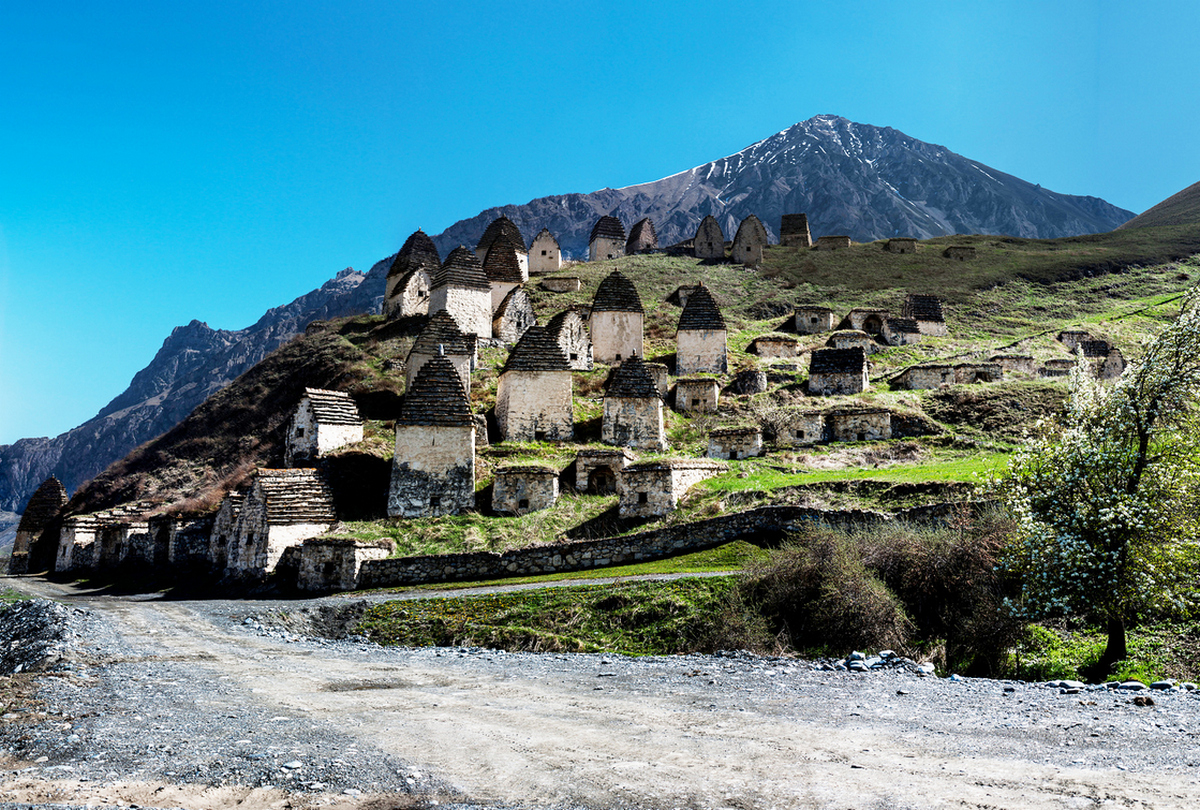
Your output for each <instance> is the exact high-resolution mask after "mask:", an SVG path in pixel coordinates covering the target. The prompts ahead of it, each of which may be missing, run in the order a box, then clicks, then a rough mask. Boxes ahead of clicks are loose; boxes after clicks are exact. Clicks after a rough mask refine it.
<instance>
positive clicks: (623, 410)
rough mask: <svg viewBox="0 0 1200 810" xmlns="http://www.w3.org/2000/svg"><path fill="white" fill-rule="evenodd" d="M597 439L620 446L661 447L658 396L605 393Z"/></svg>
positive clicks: (663, 440)
mask: <svg viewBox="0 0 1200 810" xmlns="http://www.w3.org/2000/svg"><path fill="white" fill-rule="evenodd" d="M600 441H602V442H604V443H605V444H615V445H618V446H620V447H636V448H641V449H643V450H665V449H666V448H667V441H666V434H665V433H664V432H663V411H662V400H661V399H659V398H658V397H613V396H606V397H605V398H604V418H603V420H602V421H601V423H600Z"/></svg>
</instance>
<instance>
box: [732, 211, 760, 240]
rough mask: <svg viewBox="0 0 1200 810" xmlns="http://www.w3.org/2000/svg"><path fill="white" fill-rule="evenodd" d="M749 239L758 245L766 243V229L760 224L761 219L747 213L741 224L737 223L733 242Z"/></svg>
mask: <svg viewBox="0 0 1200 810" xmlns="http://www.w3.org/2000/svg"><path fill="white" fill-rule="evenodd" d="M745 240H751V241H754V242H757V243H758V244H760V245H765V244H767V229H766V227H765V226H763V224H762V220H760V219H759V218H758V217H756V216H755V215H754V214H750V215H748V216H747V217H746V218H745V219H743V220H742V224H741V225H738V229H737V235H736V236H734V237H733V241H735V242H744V241H745Z"/></svg>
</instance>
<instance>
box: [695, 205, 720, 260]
mask: <svg viewBox="0 0 1200 810" xmlns="http://www.w3.org/2000/svg"><path fill="white" fill-rule="evenodd" d="M692 253H693V254H694V255H695V256H696V258H697V259H724V258H725V234H724V233H722V232H721V223H719V222H717V220H716V217H714V216H713V215H712V214H709V215H708V216H706V217H705V218H704V219H702V220H700V227H698V228H696V238H695V239H693V240H692Z"/></svg>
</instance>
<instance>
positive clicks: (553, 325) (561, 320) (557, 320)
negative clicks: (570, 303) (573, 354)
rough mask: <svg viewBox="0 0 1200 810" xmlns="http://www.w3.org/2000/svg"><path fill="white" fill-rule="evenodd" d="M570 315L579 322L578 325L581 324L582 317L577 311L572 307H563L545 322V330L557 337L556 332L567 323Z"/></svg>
mask: <svg viewBox="0 0 1200 810" xmlns="http://www.w3.org/2000/svg"><path fill="white" fill-rule="evenodd" d="M572 316H574V320H577V321H578V322H579V325H580V326H582V325H583V317H582V316H581V315H580V314H579V313H578V312H576V311H575V310H574V309H564V310H563V311H562V312H560V313H558V314H557V315H555V316H554V317H553V318H551V319H550V321H549V322H548V323H547V324H546V331H547V332H549V333H550V334H551V335H554V337H555V339H557V338H558V333H559V332H561V331H562V329H563V327H564V326H566V325H567V319H568V318H571V317H572Z"/></svg>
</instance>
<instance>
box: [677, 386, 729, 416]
mask: <svg viewBox="0 0 1200 810" xmlns="http://www.w3.org/2000/svg"><path fill="white" fill-rule="evenodd" d="M720 403H721V385H720V383H718V382H717V381H716V380H714V379H712V378H711V377H690V378H680V379H679V380H678V381H677V382H676V383H675V410H677V411H683V412H685V413H716V412H717V409H718V408H719V407H720Z"/></svg>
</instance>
